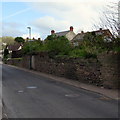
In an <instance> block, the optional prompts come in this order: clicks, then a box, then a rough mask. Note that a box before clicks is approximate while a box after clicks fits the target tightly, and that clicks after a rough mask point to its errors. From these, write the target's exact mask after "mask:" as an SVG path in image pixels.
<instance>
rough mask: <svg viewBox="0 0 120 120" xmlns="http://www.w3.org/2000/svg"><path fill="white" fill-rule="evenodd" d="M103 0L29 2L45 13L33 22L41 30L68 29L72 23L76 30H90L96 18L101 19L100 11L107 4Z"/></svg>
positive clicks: (34, 7) (35, 8)
mask: <svg viewBox="0 0 120 120" xmlns="http://www.w3.org/2000/svg"><path fill="white" fill-rule="evenodd" d="M101 1H102V2H96V1H95V0H92V2H90V0H86V1H85V2H83V1H81V2H38V3H29V5H31V7H33V9H34V10H36V11H38V12H40V13H42V14H44V16H42V17H40V18H37V19H36V20H34V21H32V22H31V23H32V25H33V26H34V27H35V28H37V29H39V30H40V32H43V31H44V32H46V31H50V30H51V29H54V30H55V31H61V30H67V29H68V27H69V26H71V25H72V26H74V28H75V32H78V31H80V30H85V31H88V30H91V29H92V27H93V22H94V20H96V21H99V11H100V10H101V9H102V8H103V6H104V5H105V2H104V1H103V0H101ZM96 24H97V23H96ZM46 33H47V32H46Z"/></svg>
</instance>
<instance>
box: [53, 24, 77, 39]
mask: <svg viewBox="0 0 120 120" xmlns="http://www.w3.org/2000/svg"><path fill="white" fill-rule="evenodd" d="M52 34H55V35H57V36H65V37H66V38H67V39H68V40H69V41H71V40H72V39H73V38H74V37H75V36H76V34H75V33H74V32H73V26H70V29H69V30H68V31H61V32H57V33H55V31H54V30H51V35H52Z"/></svg>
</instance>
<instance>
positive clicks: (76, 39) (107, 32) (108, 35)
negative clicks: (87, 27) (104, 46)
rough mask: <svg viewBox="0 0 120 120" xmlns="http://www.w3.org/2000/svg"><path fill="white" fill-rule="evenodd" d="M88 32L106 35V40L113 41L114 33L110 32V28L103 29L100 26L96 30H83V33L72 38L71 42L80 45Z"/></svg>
mask: <svg viewBox="0 0 120 120" xmlns="http://www.w3.org/2000/svg"><path fill="white" fill-rule="evenodd" d="M87 33H91V34H92V35H94V36H96V35H102V36H103V37H104V40H105V41H108V42H109V41H111V40H112V38H113V35H112V33H111V32H110V30H109V29H104V30H103V29H102V28H100V29H99V30H96V31H92V32H83V31H81V33H78V34H77V35H76V36H75V37H74V38H73V39H72V40H71V43H72V44H73V45H74V46H78V45H79V43H80V42H81V41H82V40H83V39H84V36H85V35H86V34H87Z"/></svg>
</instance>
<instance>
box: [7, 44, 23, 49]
mask: <svg viewBox="0 0 120 120" xmlns="http://www.w3.org/2000/svg"><path fill="white" fill-rule="evenodd" d="M20 46H21V44H19V43H15V44H13V45H8V50H10V51H18V49H19V47H20Z"/></svg>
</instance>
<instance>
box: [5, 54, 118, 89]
mask: <svg viewBox="0 0 120 120" xmlns="http://www.w3.org/2000/svg"><path fill="white" fill-rule="evenodd" d="M119 58H120V55H119V54H113V53H109V54H108V53H103V54H100V55H99V56H98V58H97V59H92V58H91V59H80V58H76V59H75V58H56V59H52V58H49V57H48V55H47V54H44V53H40V54H37V55H33V56H32V60H33V61H32V66H33V68H34V70H36V71H40V72H43V73H48V74H53V75H56V76H60V77H65V78H69V79H72V80H77V81H80V82H84V83H87V84H94V85H97V86H104V87H107V88H118V86H119V84H120V81H119V78H120V74H119V64H120V63H119V60H120V59H119ZM7 63H8V64H12V65H16V66H19V67H23V68H27V69H29V68H30V56H24V57H23V58H22V59H21V60H17V59H16V60H9V61H7Z"/></svg>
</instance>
